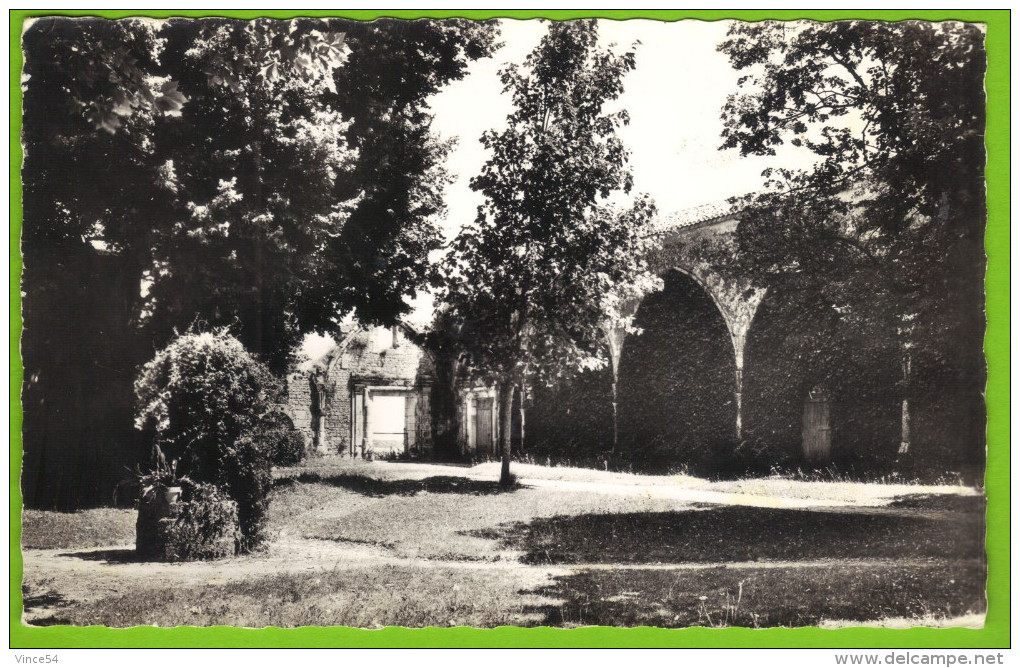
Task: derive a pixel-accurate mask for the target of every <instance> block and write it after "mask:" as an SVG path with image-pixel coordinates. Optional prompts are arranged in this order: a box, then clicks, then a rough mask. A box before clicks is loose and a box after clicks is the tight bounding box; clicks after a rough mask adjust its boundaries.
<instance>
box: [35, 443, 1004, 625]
mask: <svg viewBox="0 0 1020 668" xmlns="http://www.w3.org/2000/svg"><path fill="white" fill-rule="evenodd" d="M516 472H517V474H518V475H519V476H520V477H521V485H520V486H519V487H518V488H516V489H514V490H511V491H508V492H504V493H500V492H499V490H498V488H497V487H496V485H495V484H494V482H493V481H495V480H496V479H497V477H498V468H497V465H493V464H486V465H481V466H476V467H470V468H469V467H457V466H450V467H444V466H438V465H429V464H416V463H409V464H398V463H384V462H358V461H355V462H352V461H350V460H344V459H340V458H335V457H329V458H321V459H316V460H313V461H311V462H309V464H308V465H306V466H304V467H299V468H292V469H285V470H280V471H278V472H277V474H276V479H277V483H276V486H275V488H274V491H273V494H272V497H271V504H270V515H271V526H270V528H271V531H272V532H273V533H274V534H275V540H274V541H273V543H272V545H271V547H270V548H269V550H268V551H267V552H265V553H262V554H258V555H251V556H246V557H239V558H233V559H226V560H221V561H216V562H204V563H190V564H159V563H144V562H138V561H137V560H136V559H135V558H134V553H133V550H132V549H131V543H132V542H133V523H134V514H133V513H132V512H131V511H119V510H118V511H108V510H102V511H88V512H87V513H77V514H60V513H26V515H25V525H26V526H25V536H26V544H25V545H26V549H25V550H24V557H25V558H24V564H25V578H24V593H25V608H26V611H25V619H26V621H28V622H29V623H34V624H59V623H71V624H77V625H82V624H95V623H99V624H105V625H110V626H131V625H135V624H153V623H155V624H159V625H160V626H172V625H178V624H191V625H209V624H230V625H235V626H255V627H261V626H266V625H275V626H298V625H307V624H315V625H334V624H344V625H352V626H362V627H375V626H380V625H383V626H385V625H402V626H427V625H443V626H447V625H460V624H465V625H472V626H496V625H504V624H515V625H525V626H527V625H547V624H552V625H565V626H571V625H577V624H610V625H621V626H628V625H636V624H654V625H657V626H689V625H693V624H705V625H730V624H738V625H746V626H755V625H758V626H772V625H804V624H824V623H832V621H831V620H840V621H839V623H859V622H862V621H868V620H878V619H890V618H902V619H905V620H907V621H908V622H909V620H923V623H926V624H945V623H947V620H949V622H948V623H956V622H955V621H954V620H957V619H958V618H963V616H966V615H968V614H969V615H970V617H969V618H968V619H970V620H971V621H969V622H968V623H973V621H972V620H973V619H974V618H975V615H977V617H976V618H977V619H978V620H980V614H981V613H983V611H984V605H985V604H984V593H983V588H984V580H985V578H984V572H985V570H984V559H983V549H982V536H983V526H984V523H983V497H980V496H977V495H976V494H975V492H974V491H973V490H970V489H967V488H958V487H942V488H937V487H936V488H932V487H920V486H911V485H866V484H859V483H852V484H838V483H818V482H797V481H790V480H783V479H763V480H745V481H729V482H724V483H711V482H708V481H705V480H700V479H697V478H690V477H687V476H678V477H665V476H658V477H646V476H633V475H627V474H616V473H606V472H598V471H583V470H577V469H556V468H552V469H550V468H545V467H538V466H530V467H528V466H520V467H518V469H517V471H516ZM706 499H710V501H706ZM93 513H95V515H93ZM103 522H105V523H106V526H107V527H109V529H108V536H109V538H108V539H107V542H104V540H103V538H104V537H105V536H104V534H103V533H102V531H101V530H99V529H94V528H89V527H101V526H102V523H103ZM79 527H86V530H85V531H84V533H83V536H84V540H83V541H82V542H81V543H76V541H75V536H77V535H78V533H79ZM126 527H130V528H131V530H130V531H126V530H125V528H126ZM35 547H47V548H48V549H33V548H35ZM154 602H156V605H154ZM919 623H920V622H919Z"/></svg>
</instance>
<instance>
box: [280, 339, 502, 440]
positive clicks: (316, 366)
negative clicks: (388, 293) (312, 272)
mask: <svg viewBox="0 0 1020 668" xmlns="http://www.w3.org/2000/svg"><path fill="white" fill-rule="evenodd" d="M414 334H415V330H414V329H413V328H411V326H409V325H407V324H404V323H401V324H398V325H397V326H395V327H391V328H387V327H360V326H355V327H354V328H353V329H351V330H350V331H348V332H346V334H345V335H344V336H343V338H342V340H341V341H340V343H338V344H337V345H336V346H334V347H333V348H332V349H331V350H329V351H328V352H327V353H326V354H325V355H323V356H322V357H321V358H320V359H316V360H306V361H304V362H303V363H301V364H298V365H296V366H295V368H293V369H292V371H291V372H290V373H289V374H288V376H287V394H288V397H287V406H288V411H287V412H288V414H289V415H290V418H291V420H292V421H293V423H294V426H295V427H296V428H297V429H299V430H300V431H301V432H302V433H304V435H305V437H306V439H307V442H308V443H309V444H310V446H311V447H312V448H313V449H314V450H316V451H318V452H322V453H325V452H339V453H342V454H346V455H349V456H366V455H368V456H374V457H380V456H394V455H395V456H414V457H420V458H425V459H428V458H432V456H433V454H434V452H433V444H434V441H435V438H434V435H435V417H436V416H434V415H433V410H432V406H433V400H432V397H433V395H432V393H433V391H434V383H435V377H436V374H435V360H434V359H433V357H432V355H431V354H430V353H429V352H428V351H426V350H425V349H423V348H422V347H421V346H420V345H418V344H417V343H416V342H415V340H414V339H415V336H414ZM497 405H498V402H497V401H496V392H495V390H494V389H493V388H492V387H487V386H484V385H480V384H470V383H466V382H465V383H462V384H460V386H459V387H458V408H457V418H458V422H459V429H458V445H459V448H460V454H461V456H463V457H465V458H471V457H477V458H485V457H488V456H495V454H496V449H497V447H496V444H497V442H498V429H499V424H498V419H497V415H496V413H497V410H496V406H497Z"/></svg>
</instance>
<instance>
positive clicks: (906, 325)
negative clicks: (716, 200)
mask: <svg viewBox="0 0 1020 668" xmlns="http://www.w3.org/2000/svg"><path fill="white" fill-rule="evenodd" d="M719 48H720V50H721V51H722V52H723V53H725V54H726V55H727V56H729V58H730V62H731V63H732V65H733V66H734V67H735V68H736V69H738V70H744V71H746V74H745V75H744V76H743V77H741V79H740V89H739V90H738V92H737V93H736V94H734V95H732V96H731V97H730V98H729V99H728V100H727V103H726V105H725V107H724V109H723V120H724V123H725V127H724V130H723V134H722V137H723V145H722V146H723V148H737V149H739V150H740V151H741V153H742V154H743V155H774V154H775V151H776V147H778V146H781V145H783V144H786V143H789V144H791V145H794V146H799V147H803V148H806V149H807V150H808V151H810V152H811V153H813V154H814V155H815V156H816V157H817V161H816V164H815V165H814V167H813V168H810V169H807V170H789V169H773V170H767V171H766V174H765V175H766V176H767V178H768V180H767V185H766V190H765V191H764V192H763V193H761V194H758V195H756V196H754V197H751V198H748V199H747V200H746V201H745V204H747V205H748V208H747V209H746V211H745V213H744V215H743V217H742V221H741V223H740V225H739V227H738V231H737V246H738V260H739V261H738V262H737V263H736V265H735V266H736V267H737V268H738V270H740V271H745V272H749V273H750V275H752V276H755V277H756V278H757V279H758V281H759V283H760V284H762V285H773V284H776V283H777V282H778V283H784V284H787V285H790V284H797V285H799V286H801V287H802V288H804V287H808V288H809V289H811V290H814V291H816V292H819V291H827V292H829V293H830V294H829V296H828V300H829V301H830V303H831V304H832V305H833V307H837V306H839V305H840V304H846V303H850V302H856V303H858V304H860V303H867V304H868V307H867V309H865V310H861V309H857V310H855V311H849V312H847V314H846V317H845V318H844V320H845V321H846V322H847V324H848V326H852V324H851V323H852V320H853V319H854V318H864V319H868V320H876V319H881V320H883V321H884V327H885V330H886V331H890V332H893V335H894V336H896V337H898V339H899V342H900V343H899V345H900V349H901V352H902V360H903V361H902V366H903V381H902V383H901V388H900V392H901V395H902V414H903V416H902V422H903V429H902V439H901V441H902V443H901V447H900V450H901V453H906V452H907V451H908V450H909V449H910V441H911V436H910V423H911V413H910V409H909V400H910V396H911V395H912V394H918V393H919V392H921V388H920V386H919V383H920V382H921V380H920V377H921V374H919V373H916V371H917V369H916V366H917V364H918V361H919V360H924V362H923V365H924V374H923V377H924V378H925V379H926V380H928V382H932V381H933V379H934V378H935V377H937V376H940V375H944V374H946V373H948V375H949V376H950V377H952V379H953V380H952V381H951V382H952V384H953V385H954V386H955V387H956V388H958V391H957V394H956V397H955V401H949V403H955V404H957V407H956V408H955V409H953V410H954V412H955V411H959V410H960V409H961V408H962V412H963V413H964V414H968V413H969V414H970V415H973V414H974V411H975V402H974V399H975V397H976V396H978V395H979V393H980V391H981V387H982V385H983V376H984V370H983V361H982V359H981V344H980V337H981V335H982V333H983V332H982V330H983V327H982V325H983V314H982V312H981V310H980V308H981V304H982V303H983V299H982V295H983V293H982V285H981V277H982V275H983V269H984V256H983V250H982V238H983V222H984V213H985V204H984V184H983V176H984V173H983V164H984V146H983V132H984V115H985V114H984V91H983V80H982V79H983V73H984V70H985V58H984V46H983V33H982V31H981V29H980V28H979V27H977V26H974V25H966V24H961V23H928V22H915V21H907V22H899V23H883V22H871V21H840V22H834V23H827V24H820V23H808V22H804V23H778V22H762V23H755V24H750V23H748V24H735V25H734V26H733V27H732V28H731V29H730V32H729V36H728V39H727V40H726V41H725V42H723V43H722V44H721V45H720V47H719ZM841 290H842V291H843V292H844V294H843V295H840V294H839V292H840V291H841ZM847 290H850V291H852V292H853V293H855V295H856V297H857V298H854V296H853V295H850V294H848V293H846V291H847ZM862 294H870V295H871V298H870V299H867V300H861V299H859V297H860V296H861V295H862ZM954 350H955V351H957V352H953V351H954ZM912 368H913V369H914V371H915V373H912V372H911V370H912ZM979 412H980V409H979ZM968 420H969V422H971V423H973V422H974V420H973V419H972V418H966V419H965V421H968ZM974 428H975V427H974V425H973V424H968V425H967V426H966V427H965V428H964V431H968V430H969V432H970V433H968V434H966V435H965V436H966V437H967V438H968V439H970V440H973V439H974V438H975V437H977V439H978V442H979V443H980V442H981V437H980V435H978V434H975V432H974Z"/></svg>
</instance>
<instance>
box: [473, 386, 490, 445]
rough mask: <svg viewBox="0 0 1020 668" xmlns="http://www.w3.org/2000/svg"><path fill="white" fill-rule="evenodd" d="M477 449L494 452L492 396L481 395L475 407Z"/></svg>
mask: <svg viewBox="0 0 1020 668" xmlns="http://www.w3.org/2000/svg"><path fill="white" fill-rule="evenodd" d="M475 449H476V451H477V452H479V453H483V452H484V453H488V454H492V453H493V452H494V449H493V442H492V398H491V397H479V398H478V403H477V405H476V407H475Z"/></svg>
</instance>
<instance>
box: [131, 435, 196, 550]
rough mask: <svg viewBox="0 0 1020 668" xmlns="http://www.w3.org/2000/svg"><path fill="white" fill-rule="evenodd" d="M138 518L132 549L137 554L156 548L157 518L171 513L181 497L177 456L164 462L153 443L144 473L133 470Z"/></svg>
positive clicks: (181, 478) (158, 519)
mask: <svg viewBox="0 0 1020 668" xmlns="http://www.w3.org/2000/svg"><path fill="white" fill-rule="evenodd" d="M136 475H137V478H138V487H139V490H140V494H139V498H138V521H137V523H136V525H135V551H136V552H138V553H139V554H140V555H143V556H145V555H150V554H155V553H157V552H158V551H159V545H158V543H159V541H158V536H159V522H160V520H162V519H164V518H167V517H171V516H172V515H173V512H174V504H175V503H177V502H178V501H179V500H180V498H181V491H182V490H181V484H182V483H186V482H188V480H187V479H186V478H184V477H178V475H177V460H176V459H175V460H173V461H171V462H167V459H166V455H164V454H163V450H162V449H161V448H160V447H159V446H158V445H154V446H153V467H152V469H151V470H150V471H149V472H147V473H142V472H141V470H138V471H137V474H136Z"/></svg>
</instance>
